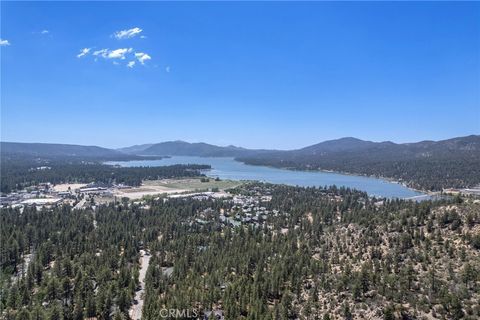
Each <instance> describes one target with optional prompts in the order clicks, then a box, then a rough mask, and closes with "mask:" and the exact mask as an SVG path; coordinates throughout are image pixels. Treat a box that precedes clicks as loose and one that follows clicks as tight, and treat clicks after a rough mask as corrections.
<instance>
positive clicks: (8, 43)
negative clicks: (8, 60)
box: [0, 39, 10, 47]
mask: <svg viewBox="0 0 480 320" xmlns="http://www.w3.org/2000/svg"><path fill="white" fill-rule="evenodd" d="M9 45H10V42H9V41H8V40H4V39H0V46H2V47H3V46H9Z"/></svg>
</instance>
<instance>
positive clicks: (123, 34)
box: [113, 27, 143, 39]
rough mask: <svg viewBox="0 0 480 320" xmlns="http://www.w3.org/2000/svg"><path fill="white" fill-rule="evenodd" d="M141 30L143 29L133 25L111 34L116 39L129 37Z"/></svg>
mask: <svg viewBox="0 0 480 320" xmlns="http://www.w3.org/2000/svg"><path fill="white" fill-rule="evenodd" d="M142 31H143V30H142V29H140V28H138V27H135V28H132V29H128V30H121V31H117V32H115V33H114V34H113V36H114V37H115V38H117V39H129V38H133V37H135V36H136V35H137V34H139V33H140V32H142Z"/></svg>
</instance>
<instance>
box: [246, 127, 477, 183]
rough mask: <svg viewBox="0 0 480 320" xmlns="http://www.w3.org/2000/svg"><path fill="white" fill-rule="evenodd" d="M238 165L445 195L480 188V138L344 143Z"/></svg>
mask: <svg viewBox="0 0 480 320" xmlns="http://www.w3.org/2000/svg"><path fill="white" fill-rule="evenodd" d="M237 160H239V161H242V162H244V163H247V164H252V165H268V166H274V167H282V168H290V169H299V170H331V171H338V172H347V173H352V174H361V175H369V176H380V177H386V178H391V179H395V180H397V181H400V182H403V183H405V184H407V185H408V186H410V187H414V188H417V189H423V190H441V189H443V188H451V187H455V188H460V187H470V186H475V185H478V184H479V183H480V136H475V135H472V136H467V137H460V138H453V139H449V140H442V141H422V142H417V143H404V144H396V143H393V142H371V141H363V140H359V139H355V138H342V139H339V140H332V141H326V142H322V143H319V144H316V145H313V146H309V147H306V148H302V149H298V150H292V151H277V152H271V153H265V154H261V155H260V154H257V155H254V156H246V157H238V158H237Z"/></svg>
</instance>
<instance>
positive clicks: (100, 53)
mask: <svg viewBox="0 0 480 320" xmlns="http://www.w3.org/2000/svg"><path fill="white" fill-rule="evenodd" d="M92 54H93V55H94V56H101V57H103V58H107V56H108V49H101V50H96V51H94V52H93V53H92Z"/></svg>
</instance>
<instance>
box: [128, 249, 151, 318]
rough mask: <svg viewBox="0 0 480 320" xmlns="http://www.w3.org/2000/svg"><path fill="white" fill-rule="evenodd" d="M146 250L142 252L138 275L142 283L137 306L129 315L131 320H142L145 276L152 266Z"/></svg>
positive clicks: (137, 295) (134, 305)
mask: <svg viewBox="0 0 480 320" xmlns="http://www.w3.org/2000/svg"><path fill="white" fill-rule="evenodd" d="M145 253H146V252H145V250H140V271H139V275H138V281H139V282H140V290H138V291H137V292H135V298H134V299H135V301H137V302H138V303H137V304H135V303H134V304H133V305H132V307H131V308H130V311H129V314H130V318H132V319H133V320H140V319H142V308H143V300H144V298H145V297H144V296H143V295H144V292H145V276H146V275H147V269H148V265H149V264H150V258H151V256H150V255H149V254H148V255H146V254H145Z"/></svg>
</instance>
